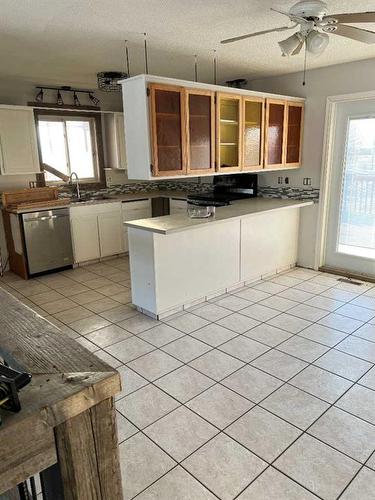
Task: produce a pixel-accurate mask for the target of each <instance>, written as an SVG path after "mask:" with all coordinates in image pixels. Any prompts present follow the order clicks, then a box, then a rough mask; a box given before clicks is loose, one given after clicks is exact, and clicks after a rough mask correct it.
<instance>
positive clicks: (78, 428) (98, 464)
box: [55, 398, 123, 500]
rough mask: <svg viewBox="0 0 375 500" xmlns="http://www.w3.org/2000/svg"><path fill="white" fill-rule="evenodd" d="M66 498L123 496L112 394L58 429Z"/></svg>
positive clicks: (86, 499) (84, 499)
mask: <svg viewBox="0 0 375 500" xmlns="http://www.w3.org/2000/svg"><path fill="white" fill-rule="evenodd" d="M55 434H56V445H57V453H58V458H59V464H60V470H61V477H62V482H63V485H64V496H65V500H99V499H100V500H107V499H108V500H109V499H114V500H115V499H116V500H122V498H123V497H122V487H121V473H120V463H119V457H118V447H117V430H116V421H115V413H114V403H113V400H112V398H110V399H107V400H104V401H102V402H101V403H99V404H98V405H96V406H94V407H92V408H91V409H90V410H87V411H85V412H83V413H81V414H80V415H78V416H76V417H74V418H72V419H70V420H68V421H66V422H64V423H62V424H60V425H59V426H57V427H56V429H55Z"/></svg>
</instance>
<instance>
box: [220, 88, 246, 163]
mask: <svg viewBox="0 0 375 500" xmlns="http://www.w3.org/2000/svg"><path fill="white" fill-rule="evenodd" d="M216 96H217V98H216V170H218V171H219V172H238V171H240V170H241V168H242V97H241V96H238V95H236V94H229V93H228V94H226V93H221V92H218V93H217V94H216Z"/></svg>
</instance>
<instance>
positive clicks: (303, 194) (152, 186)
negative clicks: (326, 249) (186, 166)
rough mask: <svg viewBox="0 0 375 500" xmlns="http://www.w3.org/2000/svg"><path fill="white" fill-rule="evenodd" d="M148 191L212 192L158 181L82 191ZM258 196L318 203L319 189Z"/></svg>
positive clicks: (204, 186)
mask: <svg viewBox="0 0 375 500" xmlns="http://www.w3.org/2000/svg"><path fill="white" fill-rule="evenodd" d="M150 191H153V192H155V191H189V192H192V193H205V192H209V191H212V184H210V183H207V182H203V183H200V182H191V181H189V182H184V181H175V180H170V181H160V182H154V181H153V182H147V181H144V182H136V183H131V184H130V183H129V184H115V185H112V186H110V187H107V188H103V189H99V190H92V191H89V190H87V189H85V190H84V192H85V194H87V195H95V194H99V193H100V194H106V195H116V194H123V193H140V192H143V193H147V192H150ZM69 194H70V190H69V191H67V190H66V189H65V190H63V191H62V193H61V195H62V196H69ZM258 196H259V197H264V198H283V199H292V200H312V201H314V202H318V201H319V189H315V188H296V187H273V186H259V187H258Z"/></svg>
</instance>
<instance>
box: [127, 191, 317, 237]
mask: <svg viewBox="0 0 375 500" xmlns="http://www.w3.org/2000/svg"><path fill="white" fill-rule="evenodd" d="M309 205H313V202H312V201H310V200H283V199H280V198H252V199H247V200H239V201H235V202H233V204H232V205H228V206H226V207H218V208H216V213H215V215H214V216H213V217H208V218H206V219H192V218H190V217H189V216H188V215H187V213H183V214H175V215H164V216H162V217H153V218H150V219H138V220H134V221H128V222H125V225H126V226H127V227H132V228H136V229H143V230H144V231H151V232H154V233H160V234H170V233H175V232H178V231H185V230H187V229H193V228H195V227H198V226H203V225H207V224H215V223H217V222H221V221H226V220H229V219H235V218H238V217H245V216H251V215H256V214H260V213H265V212H272V211H274V210H285V209H289V208H299V207H306V206H309Z"/></svg>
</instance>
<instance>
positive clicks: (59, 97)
mask: <svg viewBox="0 0 375 500" xmlns="http://www.w3.org/2000/svg"><path fill="white" fill-rule="evenodd" d="M56 102H57V104H58V105H59V106H63V105H64V101H63V98H62V95H61V92H60V90H58V91H57V101H56Z"/></svg>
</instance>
